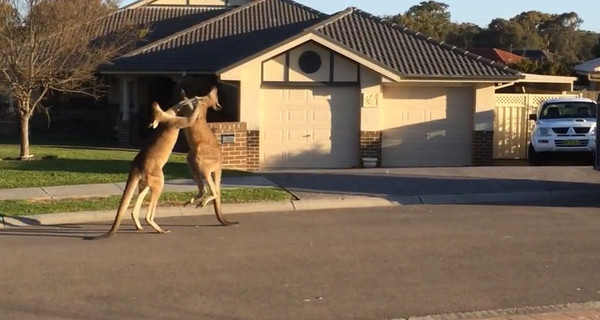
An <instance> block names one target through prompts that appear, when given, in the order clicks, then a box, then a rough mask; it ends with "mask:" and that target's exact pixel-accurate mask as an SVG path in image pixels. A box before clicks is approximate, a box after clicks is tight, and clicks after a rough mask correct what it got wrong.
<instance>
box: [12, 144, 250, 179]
mask: <svg viewBox="0 0 600 320" xmlns="http://www.w3.org/2000/svg"><path fill="white" fill-rule="evenodd" d="M30 153H31V154H33V155H34V156H35V157H36V158H38V159H45V160H33V161H20V160H10V159H14V158H16V157H18V155H19V146H18V145H0V159H3V160H1V161H0V189H10V188H28V187H46V186H60V185H77V184H91V183H114V182H124V181H126V180H127V175H128V173H129V167H130V165H131V160H133V158H134V157H135V155H136V154H137V150H114V149H85V148H81V147H77V148H70V147H48V146H31V148H30ZM163 171H164V174H165V179H167V180H170V179H187V178H190V174H189V171H188V168H187V164H186V160H185V154H180V153H179V154H178V153H174V154H172V155H171V157H170V159H169V162H168V163H167V164H166V165H165V168H164V170H163ZM247 174H251V173H248V172H244V171H235V170H224V172H223V175H224V176H235V175H247Z"/></svg>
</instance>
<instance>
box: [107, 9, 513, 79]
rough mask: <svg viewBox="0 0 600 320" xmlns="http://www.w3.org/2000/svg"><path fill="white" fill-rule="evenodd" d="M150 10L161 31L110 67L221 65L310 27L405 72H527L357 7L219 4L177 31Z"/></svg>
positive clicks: (204, 68) (205, 69)
mask: <svg viewBox="0 0 600 320" xmlns="http://www.w3.org/2000/svg"><path fill="white" fill-rule="evenodd" d="M149 9H150V8H146V9H144V8H143V7H142V8H137V9H129V10H131V11H135V10H142V11H143V10H149ZM179 9H180V10H182V9H185V8H179ZM191 9H193V8H190V10H191ZM161 10H163V9H161ZM196 10H198V9H196ZM143 12H148V13H145V14H139V16H141V17H145V18H146V19H152V18H151V17H156V18H155V19H156V20H155V21H157V22H156V23H155V25H156V26H157V28H156V29H155V30H156V31H155V32H158V33H157V34H156V33H155V34H153V35H152V39H151V40H150V41H149V43H148V45H146V46H144V47H141V48H139V49H137V50H134V51H132V52H130V53H129V54H126V55H124V56H122V57H120V58H118V59H116V60H114V61H113V64H112V65H109V66H105V67H103V68H102V69H101V70H102V71H116V72H127V71H132V72H136V71H147V72H158V71H160V72H182V71H186V72H188V73H194V72H196V73H214V72H216V71H218V70H220V69H223V68H226V67H228V66H231V65H233V64H235V63H238V62H239V61H241V60H244V59H247V58H249V57H251V56H253V55H254V54H256V53H259V52H261V51H263V50H265V49H267V48H270V47H272V46H274V45H277V44H279V43H282V42H285V41H286V40H287V39H289V38H291V37H293V36H296V35H298V34H300V33H302V32H305V31H307V32H314V33H316V34H319V35H321V36H322V37H324V38H327V39H329V40H330V41H332V42H334V43H338V44H341V45H342V46H345V47H346V48H348V49H349V50H350V51H353V52H355V53H357V54H359V55H360V56H362V57H363V58H365V59H367V60H369V61H372V62H375V63H376V64H378V65H380V66H381V67H383V68H386V69H387V70H389V71H391V72H393V73H396V74H398V75H400V76H403V77H420V78H424V77H425V78H431V77H440V78H442V77H451V78H457V77H462V78H518V77H520V74H519V73H518V71H515V70H512V69H509V68H508V67H506V66H505V65H503V64H500V63H497V62H494V61H491V60H489V59H485V58H483V57H481V56H479V55H475V54H473V53H469V52H467V51H464V50H461V49H459V48H456V47H453V46H451V45H448V44H445V43H442V42H438V41H435V40H432V39H430V38H427V37H425V36H424V35H422V34H419V33H415V32H412V31H410V30H408V29H406V28H403V27H401V26H399V25H395V24H392V23H390V22H387V21H385V20H382V19H381V18H377V17H374V16H372V15H370V14H367V13H365V12H362V11H360V10H358V9H355V8H349V9H347V10H345V11H343V12H340V13H338V14H336V15H332V16H328V15H325V14H323V13H321V12H319V11H316V10H314V9H311V8H309V7H306V6H304V5H301V4H299V3H296V2H294V1H292V0H256V1H253V2H251V3H249V4H247V5H243V6H241V7H238V8H236V9H232V10H230V11H227V12H221V14H220V15H216V16H213V17H211V18H210V17H209V18H207V17H206V16H203V15H209V14H215V13H216V12H215V11H211V12H210V13H206V12H205V13H201V12H195V13H194V14H189V15H185V17H186V18H185V19H183V20H182V21H185V22H186V23H188V24H190V25H191V26H190V27H189V28H187V29H185V30H182V31H179V32H171V31H170V30H169V28H170V26H169V25H170V24H169V22H168V21H165V22H163V21H162V20H160V18H159V17H157V16H156V15H152V14H150V13H149V12H152V11H143ZM121 14H122V15H124V14H126V13H121ZM130 14H132V15H133V14H134V13H130ZM163 14H164V13H163ZM194 15H197V18H198V21H197V23H196V24H194V22H193V21H192V20H194V19H196V18H195V16H194ZM188 18H189V19H188ZM179 19H181V18H179ZM158 21H161V22H158ZM182 24H183V23H181V25H182ZM179 29H181V28H179ZM175 31H176V30H175ZM163 36H164V38H163V39H161V40H156V39H159V38H161V37H163Z"/></svg>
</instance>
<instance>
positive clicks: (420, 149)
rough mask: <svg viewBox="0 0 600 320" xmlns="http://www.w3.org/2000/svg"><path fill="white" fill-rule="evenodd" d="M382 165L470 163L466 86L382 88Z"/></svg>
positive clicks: (469, 91)
mask: <svg viewBox="0 0 600 320" xmlns="http://www.w3.org/2000/svg"><path fill="white" fill-rule="evenodd" d="M384 97H385V98H386V102H385V106H384V124H385V125H384V128H385V129H384V131H383V138H382V139H383V141H382V148H383V150H382V154H383V155H382V165H383V166H385V167H428V166H468V165H470V164H471V135H472V127H473V125H472V123H473V110H474V108H473V103H474V98H473V89H472V88H443V87H438V88H435V87H434V88H425V87H413V88H397V87H396V88H391V87H387V88H384Z"/></svg>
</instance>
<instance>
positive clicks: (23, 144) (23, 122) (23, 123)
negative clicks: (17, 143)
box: [21, 114, 31, 160]
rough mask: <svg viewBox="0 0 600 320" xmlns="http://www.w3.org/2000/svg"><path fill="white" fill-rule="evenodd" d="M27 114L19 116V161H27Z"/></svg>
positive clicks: (28, 116)
mask: <svg viewBox="0 0 600 320" xmlns="http://www.w3.org/2000/svg"><path fill="white" fill-rule="evenodd" d="M30 117H31V116H30V115H27V114H21V160H29V159H30V158H31V156H30V155H29V118H30Z"/></svg>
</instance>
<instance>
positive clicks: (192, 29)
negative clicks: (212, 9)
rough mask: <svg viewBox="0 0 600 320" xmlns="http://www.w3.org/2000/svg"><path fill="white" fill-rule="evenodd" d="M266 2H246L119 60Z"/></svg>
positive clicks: (125, 55)
mask: <svg viewBox="0 0 600 320" xmlns="http://www.w3.org/2000/svg"><path fill="white" fill-rule="evenodd" d="M266 1H272V0H255V1H250V2H248V3H246V4H244V5H241V6H239V7H237V8H235V9H232V10H230V11H227V12H225V13H223V14H220V15H217V16H216V17H213V18H211V19H208V20H205V21H202V22H200V23H198V24H195V25H193V26H191V27H189V28H186V29H183V30H181V31H179V32H176V33H174V34H172V35H170V36H168V37H166V38H162V39H160V40H157V41H154V42H152V43H150V44H148V45H145V46H143V47H140V48H138V49H136V50H133V51H131V52H129V53H127V54H124V55H122V56H120V57H119V58H127V57H132V56H135V55H137V54H139V53H142V52H144V51H146V50H148V49H152V48H155V47H158V46H160V45H161V44H164V43H167V42H169V41H171V40H174V39H177V38H178V37H180V36H183V35H185V34H187V33H189V32H191V31H194V30H196V29H199V28H202V27H204V26H206V25H208V24H210V23H213V22H215V21H219V20H221V19H224V18H226V17H229V16H231V15H233V14H235V13H238V12H240V11H243V10H246V9H247V8H251V7H254V6H257V5H258V4H259V3H263V2H266ZM279 1H291V0H279Z"/></svg>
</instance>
